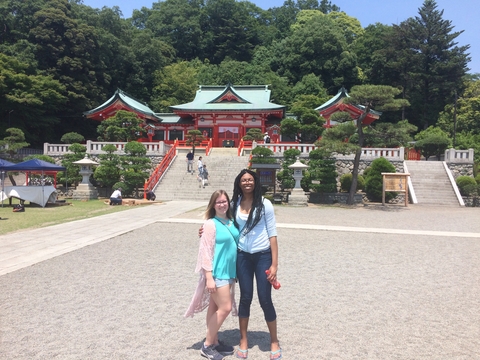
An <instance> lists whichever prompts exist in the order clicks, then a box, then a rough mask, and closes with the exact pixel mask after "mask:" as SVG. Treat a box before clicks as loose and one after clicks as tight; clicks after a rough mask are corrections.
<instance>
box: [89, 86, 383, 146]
mask: <svg viewBox="0 0 480 360" xmlns="http://www.w3.org/2000/svg"><path fill="white" fill-rule="evenodd" d="M270 95H271V90H270V89H269V88H268V85H239V86H233V85H231V84H228V85H226V86H210V85H208V86H206V85H202V86H199V88H198V90H197V92H196V95H195V98H194V99H193V101H192V102H189V103H186V104H181V105H175V106H170V110H172V113H154V112H153V111H152V110H151V109H150V108H149V107H148V105H146V104H145V103H142V102H140V101H138V100H136V99H134V98H133V97H131V96H129V95H128V94H126V93H125V92H123V91H122V90H117V91H116V92H115V94H114V95H113V96H112V97H111V98H110V99H108V100H107V101H106V102H105V103H103V104H102V105H100V106H98V107H97V108H95V109H93V110H90V111H87V112H85V113H84V116H85V117H87V118H89V119H93V120H97V121H103V120H105V119H108V118H109V117H111V116H114V115H115V114H116V113H117V111H119V110H126V111H130V112H133V113H135V114H137V116H138V117H139V118H141V119H143V120H144V125H143V126H144V128H145V129H146V133H147V134H146V137H144V138H141V139H139V140H138V141H143V142H152V141H165V142H166V143H167V144H171V143H173V142H174V141H175V140H177V139H178V140H185V137H186V135H187V133H188V131H189V130H199V131H201V132H202V134H203V136H204V137H205V138H209V139H210V138H211V139H212V145H213V146H214V147H222V146H233V147H236V146H238V144H239V141H240V139H241V138H242V137H243V136H245V135H246V133H247V131H248V130H249V129H252V128H258V129H260V131H261V132H262V133H268V135H269V136H270V138H271V142H272V143H279V142H282V140H284V141H289V140H290V139H287V138H286V137H285V136H283V139H282V136H281V135H280V122H281V121H282V119H284V118H285V110H286V106H283V105H278V104H275V103H272V102H270ZM345 97H348V94H347V92H346V90H345V88H343V87H342V88H341V89H340V90H339V92H338V93H337V95H336V96H334V97H333V98H332V99H330V100H329V101H327V102H326V103H324V104H323V105H320V106H319V107H317V108H316V109H315V110H316V111H318V112H319V114H320V115H321V116H323V117H324V118H325V120H326V124H325V125H324V126H325V127H331V126H334V125H336V123H335V122H334V121H330V116H331V115H332V114H333V113H335V112H337V111H346V112H348V113H350V115H351V116H352V119H354V120H355V119H357V118H358V117H359V116H360V115H361V114H362V113H363V107H362V106H359V105H352V104H344V103H343V99H344V98H345ZM380 115H381V113H380V112H377V111H373V110H371V111H370V113H369V115H367V118H366V119H365V121H364V123H365V124H371V123H372V122H373V121H375V120H377V119H378V118H379V117H380ZM227 144H228V145H227Z"/></svg>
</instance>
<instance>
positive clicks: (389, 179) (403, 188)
mask: <svg viewBox="0 0 480 360" xmlns="http://www.w3.org/2000/svg"><path fill="white" fill-rule="evenodd" d="M382 176H383V192H382V204H383V205H385V192H386V191H395V192H404V193H405V206H408V176H410V174H406V173H382Z"/></svg>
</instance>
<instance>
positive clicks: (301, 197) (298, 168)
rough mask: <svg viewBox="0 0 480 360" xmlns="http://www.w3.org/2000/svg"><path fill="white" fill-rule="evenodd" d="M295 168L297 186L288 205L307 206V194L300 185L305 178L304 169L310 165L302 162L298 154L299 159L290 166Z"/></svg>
mask: <svg viewBox="0 0 480 360" xmlns="http://www.w3.org/2000/svg"><path fill="white" fill-rule="evenodd" d="M289 168H290V169H292V170H293V178H294V179H295V187H294V188H293V190H292V193H291V194H290V196H289V198H288V205H292V206H307V200H308V199H307V196H306V195H305V193H304V191H303V189H302V187H301V186H300V181H301V180H302V178H303V170H305V169H308V165H305V164H302V163H301V162H300V159H299V157H298V156H297V161H295V163H294V164H292V165H290V166H289Z"/></svg>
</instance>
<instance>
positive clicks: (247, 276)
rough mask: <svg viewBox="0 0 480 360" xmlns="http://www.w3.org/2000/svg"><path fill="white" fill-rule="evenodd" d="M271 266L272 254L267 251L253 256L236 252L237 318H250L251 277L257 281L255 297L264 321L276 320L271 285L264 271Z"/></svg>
mask: <svg viewBox="0 0 480 360" xmlns="http://www.w3.org/2000/svg"><path fill="white" fill-rule="evenodd" d="M271 265H272V253H271V251H270V249H269V250H265V251H261V252H258V253H255V254H249V253H247V252H244V251H241V250H239V251H238V254H237V278H238V284H239V286H240V304H239V307H238V317H239V318H248V317H250V305H251V303H252V299H253V277H254V276H255V279H256V281H257V295H258V301H259V302H260V306H261V307H262V310H263V315H264V317H265V321H267V322H271V321H274V320H276V319H277V313H276V312H275V308H274V306H273V302H272V284H270V282H269V281H268V280H267V274H265V270H268V269H269V268H270V266H271Z"/></svg>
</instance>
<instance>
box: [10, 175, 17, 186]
mask: <svg viewBox="0 0 480 360" xmlns="http://www.w3.org/2000/svg"><path fill="white" fill-rule="evenodd" d="M8 178H9V179H10V182H11V183H12V186H17V182H16V181H15V179H14V178H13V175H12V174H8Z"/></svg>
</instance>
